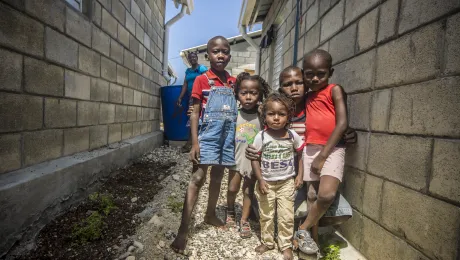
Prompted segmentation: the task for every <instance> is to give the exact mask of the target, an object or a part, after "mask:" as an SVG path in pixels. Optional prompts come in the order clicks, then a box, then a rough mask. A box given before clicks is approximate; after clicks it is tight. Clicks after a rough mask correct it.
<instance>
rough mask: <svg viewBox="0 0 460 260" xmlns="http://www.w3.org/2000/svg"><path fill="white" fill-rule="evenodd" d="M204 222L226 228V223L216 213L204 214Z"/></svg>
mask: <svg viewBox="0 0 460 260" xmlns="http://www.w3.org/2000/svg"><path fill="white" fill-rule="evenodd" d="M204 222H205V223H206V224H208V225H211V226H215V227H218V228H225V223H224V222H223V221H222V220H220V219H219V218H218V217H217V216H216V215H211V216H208V215H206V216H204Z"/></svg>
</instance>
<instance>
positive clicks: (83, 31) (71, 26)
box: [65, 7, 91, 46]
mask: <svg viewBox="0 0 460 260" xmlns="http://www.w3.org/2000/svg"><path fill="white" fill-rule="evenodd" d="M65 31H66V34H67V35H69V36H71V37H72V38H74V39H75V40H77V41H79V42H81V43H83V44H85V45H86V46H91V23H90V22H89V21H88V20H87V19H86V18H84V17H83V15H82V14H81V13H77V12H76V11H74V10H73V9H72V8H70V7H67V10H66V25H65Z"/></svg>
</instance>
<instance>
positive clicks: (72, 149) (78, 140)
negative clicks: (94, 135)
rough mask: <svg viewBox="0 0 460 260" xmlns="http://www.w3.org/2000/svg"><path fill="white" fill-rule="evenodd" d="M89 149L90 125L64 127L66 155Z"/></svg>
mask: <svg viewBox="0 0 460 260" xmlns="http://www.w3.org/2000/svg"><path fill="white" fill-rule="evenodd" d="M88 149H89V127H81V128H70V129H64V156H66V155H71V154H74V153H78V152H82V151H86V150H88Z"/></svg>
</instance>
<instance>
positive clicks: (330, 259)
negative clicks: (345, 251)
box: [321, 245, 340, 260]
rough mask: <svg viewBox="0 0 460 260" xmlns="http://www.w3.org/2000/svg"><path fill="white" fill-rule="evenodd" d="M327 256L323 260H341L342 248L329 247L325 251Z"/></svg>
mask: <svg viewBox="0 0 460 260" xmlns="http://www.w3.org/2000/svg"><path fill="white" fill-rule="evenodd" d="M323 251H324V253H325V256H324V257H323V258H321V259H322V260H340V247H339V246H337V245H328V246H327V247H325V248H324V249H323Z"/></svg>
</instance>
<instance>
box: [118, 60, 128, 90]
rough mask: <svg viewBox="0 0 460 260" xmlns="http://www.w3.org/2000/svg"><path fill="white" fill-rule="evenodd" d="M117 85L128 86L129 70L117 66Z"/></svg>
mask: <svg viewBox="0 0 460 260" xmlns="http://www.w3.org/2000/svg"><path fill="white" fill-rule="evenodd" d="M117 83H118V84H121V85H124V86H128V69H126V68H125V67H123V66H120V65H118V64H117Z"/></svg>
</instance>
